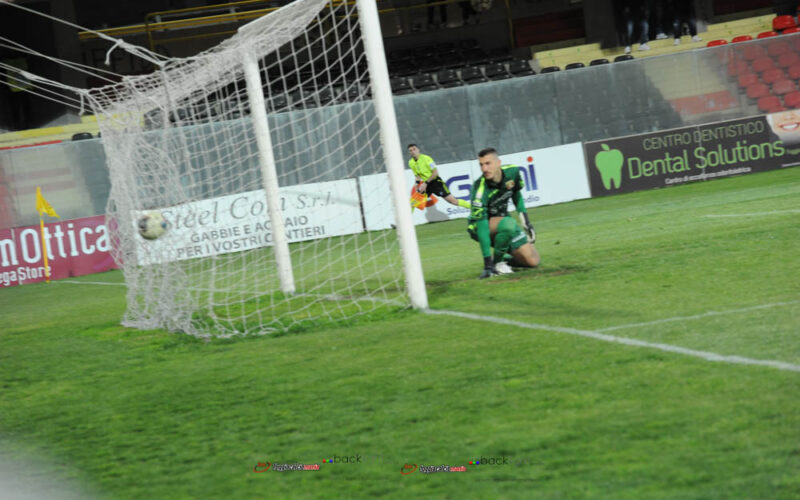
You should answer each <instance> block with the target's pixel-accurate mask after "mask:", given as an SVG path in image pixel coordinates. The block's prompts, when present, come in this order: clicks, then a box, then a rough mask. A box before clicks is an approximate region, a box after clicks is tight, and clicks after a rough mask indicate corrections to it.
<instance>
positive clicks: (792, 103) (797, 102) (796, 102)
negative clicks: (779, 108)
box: [783, 90, 800, 109]
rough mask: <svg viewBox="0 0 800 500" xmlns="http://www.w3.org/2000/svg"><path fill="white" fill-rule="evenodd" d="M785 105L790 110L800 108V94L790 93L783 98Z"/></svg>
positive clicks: (796, 92)
mask: <svg viewBox="0 0 800 500" xmlns="http://www.w3.org/2000/svg"><path fill="white" fill-rule="evenodd" d="M783 103H784V104H785V105H786V106H787V107H789V108H793V109H794V108H800V92H798V91H796V90H795V91H794V92H789V93H788V94H786V95H784V96H783Z"/></svg>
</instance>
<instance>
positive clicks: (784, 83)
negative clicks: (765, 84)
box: [772, 78, 797, 95]
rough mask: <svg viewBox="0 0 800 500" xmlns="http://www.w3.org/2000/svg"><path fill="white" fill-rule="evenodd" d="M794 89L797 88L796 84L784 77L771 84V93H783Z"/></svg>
mask: <svg viewBox="0 0 800 500" xmlns="http://www.w3.org/2000/svg"><path fill="white" fill-rule="evenodd" d="M795 90H797V85H795V83H794V81H792V80H787V79H785V78H784V79H783V80H778V81H777V82H775V83H773V84H772V93H773V94H777V95H784V94H788V93H789V92H793V91H795Z"/></svg>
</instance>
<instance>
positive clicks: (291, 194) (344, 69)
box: [87, 0, 409, 337]
mask: <svg viewBox="0 0 800 500" xmlns="http://www.w3.org/2000/svg"><path fill="white" fill-rule="evenodd" d="M247 51H251V52H250V53H251V54H253V55H254V57H255V58H256V59H257V60H258V61H259V70H260V74H261V83H262V90H263V95H264V100H265V103H266V104H265V106H266V108H267V109H266V111H267V117H268V124H269V130H270V137H271V140H272V146H273V148H272V152H273V155H274V158H275V164H276V170H277V174H278V184H279V193H280V207H281V210H282V218H283V219H284V225H285V230H286V235H287V237H288V240H289V243H290V244H289V249H290V256H291V264H292V266H291V267H292V272H293V275H294V281H295V285H296V292H295V293H293V294H284V293H282V292H281V291H280V284H279V280H278V272H277V268H276V260H275V256H274V254H273V249H272V230H271V227H272V225H271V223H270V218H269V214H268V212H267V208H266V207H267V202H266V195H265V191H264V189H263V188H264V185H263V176H262V170H261V166H260V163H259V150H258V145H257V142H256V138H255V134H254V126H253V120H252V117H251V113H250V104H249V100H248V95H247V86H246V84H245V77H244V69H243V68H244V66H243V61H244V54H245V53H246V52H247ZM87 97H88V103H89V105H90V106H91V107H92V108H93V110H94V112H95V114H96V115H97V116H98V122H99V124H100V128H101V133H102V138H103V145H104V148H105V151H106V155H107V162H108V166H109V171H110V179H111V184H112V187H111V195H110V199H109V202H108V207H107V217H108V220H109V227H110V228H112V231H113V233H112V236H113V240H114V245H113V252H114V258H115V259H116V261H117V262H118V263H119V265H120V267H121V269H122V272H123V273H124V276H125V282H126V285H127V288H128V293H127V311H126V313H125V317H124V319H123V324H125V325H128V326H133V327H137V328H143V329H150V328H165V329H168V330H170V331H182V332H186V333H189V334H192V335H196V336H203V337H208V336H217V337H228V336H232V335H246V334H264V333H271V332H277V331H287V330H297V329H303V328H309V327H316V326H318V325H320V324H322V323H328V322H342V321H353V320H354V319H356V318H363V317H364V316H365V315H366V316H371V315H382V314H385V313H386V312H388V311H392V310H397V309H401V308H405V307H407V306H408V305H409V299H408V297H407V294H406V292H405V284H404V279H403V268H402V259H401V257H400V250H399V244H398V241H397V236H396V233H395V231H392V230H383V231H367V230H366V227H365V222H364V220H365V219H364V212H363V207H365V206H374V205H376V204H378V205H382V206H384V207H386V210H387V211H389V212H391V210H392V208H391V203H386V202H385V201H384V200H374V199H370V197H375V196H385V195H384V194H383V192H384V191H382V192H381V193H373V192H368V191H369V190H366V189H362V188H361V185H360V183H359V178H361V177H363V176H369V175H372V174H376V173H379V172H385V163H384V160H383V151H382V148H381V143H380V138H379V125H378V120H377V116H376V113H375V108H374V105H373V102H372V101H371V93H370V83H369V74H368V70H367V62H366V56H365V54H364V47H363V42H362V39H361V35H360V30H359V26H358V16H357V12H356V7H355V5H351V4H349V3H348V2H340V1H335V2H330V1H326V0H297V1H295V2H293V3H291V4H289V5H287V6H285V7H282V8H281V9H278V10H276V11H273V12H271V13H269V14H267V15H266V16H264V17H261V18H259V19H257V20H256V21H253V22H251V23H250V24H248V25H246V26H244V27H243V28H241V29H240V30H239V31H238V33H237V34H235V35H234V36H232V37H231V38H229V39H227V40H225V41H223V42H222V43H220V44H219V45H218V46H216V47H215V48H213V49H211V50H208V51H206V52H203V53H201V54H199V55H197V56H194V57H189V58H181V59H170V60H167V61H165V62H164V63H163V64H162V65H161V66H160V67H158V68H157V69H156V70H155V71H154V72H153V73H151V74H148V75H142V76H133V77H125V78H124V79H123V80H122V81H121V82H120V83H118V84H115V85H111V86H107V87H104V88H100V89H95V90H93V91H91V92H90V93H89V94H88V96H87ZM373 177H374V176H373ZM373 191H374V190H373ZM152 212H158V213H161V215H162V216H163V218H164V219H165V220H166V221H167V222H168V227H167V230H166V231H165V232H164V234H163V235H161V236H160V237H158V238H156V239H151V240H148V239H145V238H143V237H142V235H141V234H140V231H139V225H138V222H139V220H140V218H141V217H142V216H143V215H145V214H148V213H152ZM389 217H391V215H389Z"/></svg>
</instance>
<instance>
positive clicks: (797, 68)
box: [789, 63, 800, 80]
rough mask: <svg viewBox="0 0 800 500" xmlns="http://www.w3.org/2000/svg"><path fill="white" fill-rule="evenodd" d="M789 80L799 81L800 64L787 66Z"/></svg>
mask: <svg viewBox="0 0 800 500" xmlns="http://www.w3.org/2000/svg"><path fill="white" fill-rule="evenodd" d="M789 78H791V79H792V80H800V63H798V64H793V65H791V66H789Z"/></svg>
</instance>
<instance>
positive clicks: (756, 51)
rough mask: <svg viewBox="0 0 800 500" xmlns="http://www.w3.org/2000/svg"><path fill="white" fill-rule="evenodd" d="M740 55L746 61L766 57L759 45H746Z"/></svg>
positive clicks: (765, 52)
mask: <svg viewBox="0 0 800 500" xmlns="http://www.w3.org/2000/svg"><path fill="white" fill-rule="evenodd" d="M742 55H743V56H744V58H745V60H746V61H753V60H755V59H758V58H759V57H765V56H766V55H767V51H766V50H765V49H764V47H762V46H760V45H747V46H746V47H744V50H743V51H742Z"/></svg>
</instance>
